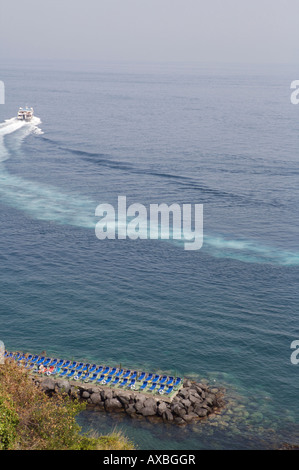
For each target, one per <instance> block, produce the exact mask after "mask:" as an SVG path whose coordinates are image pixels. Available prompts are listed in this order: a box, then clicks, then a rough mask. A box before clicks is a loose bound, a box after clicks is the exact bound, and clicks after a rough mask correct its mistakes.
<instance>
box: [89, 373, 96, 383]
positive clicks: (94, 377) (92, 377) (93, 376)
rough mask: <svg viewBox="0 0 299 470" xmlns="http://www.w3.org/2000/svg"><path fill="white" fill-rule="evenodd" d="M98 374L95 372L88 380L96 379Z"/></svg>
mask: <svg viewBox="0 0 299 470" xmlns="http://www.w3.org/2000/svg"><path fill="white" fill-rule="evenodd" d="M97 376H98V374H97V373H96V372H95V373H94V374H92V375H91V376H90V377H89V378H88V382H93V381H94V380H96V378H97Z"/></svg>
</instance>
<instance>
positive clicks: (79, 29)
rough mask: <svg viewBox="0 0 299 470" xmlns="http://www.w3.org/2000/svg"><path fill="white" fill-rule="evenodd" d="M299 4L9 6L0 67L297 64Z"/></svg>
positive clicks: (61, 2)
mask: <svg viewBox="0 0 299 470" xmlns="http://www.w3.org/2000/svg"><path fill="white" fill-rule="evenodd" d="M298 21H299V0H1V3H0V61H1V58H3V59H7V58H13V59H14V58H16V59H19V58H20V59H34V58H40V59H56V58H58V59H88V60H90V59H97V60H143V61H147V60H149V61H204V62H207V61H208V62H219V61H220V62H249V63H251V62H257V63H260V62H263V63H297V62H298V59H299V25H298Z"/></svg>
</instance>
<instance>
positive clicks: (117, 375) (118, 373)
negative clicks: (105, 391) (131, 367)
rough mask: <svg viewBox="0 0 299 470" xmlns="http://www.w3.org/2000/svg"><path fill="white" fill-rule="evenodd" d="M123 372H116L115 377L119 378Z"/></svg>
mask: <svg viewBox="0 0 299 470" xmlns="http://www.w3.org/2000/svg"><path fill="white" fill-rule="evenodd" d="M123 372H124V370H123V369H120V370H119V371H118V372H116V374H115V377H121V375H122V374H123Z"/></svg>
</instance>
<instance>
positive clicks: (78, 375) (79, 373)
mask: <svg viewBox="0 0 299 470" xmlns="http://www.w3.org/2000/svg"><path fill="white" fill-rule="evenodd" d="M76 372H77V371H76ZM82 374H83V372H82V371H80V372H78V373H77V374H76V375H75V377H74V379H75V380H79V379H80V378H81V375H82Z"/></svg>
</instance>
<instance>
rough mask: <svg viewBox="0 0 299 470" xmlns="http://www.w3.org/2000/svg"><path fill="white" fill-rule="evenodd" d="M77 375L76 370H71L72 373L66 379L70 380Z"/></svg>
mask: <svg viewBox="0 0 299 470" xmlns="http://www.w3.org/2000/svg"><path fill="white" fill-rule="evenodd" d="M75 373H76V371H75V369H73V370H71V371H70V372H69V373H68V374H67V376H66V378H67V379H70V378H71V377H73V376H74V375H75Z"/></svg>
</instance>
